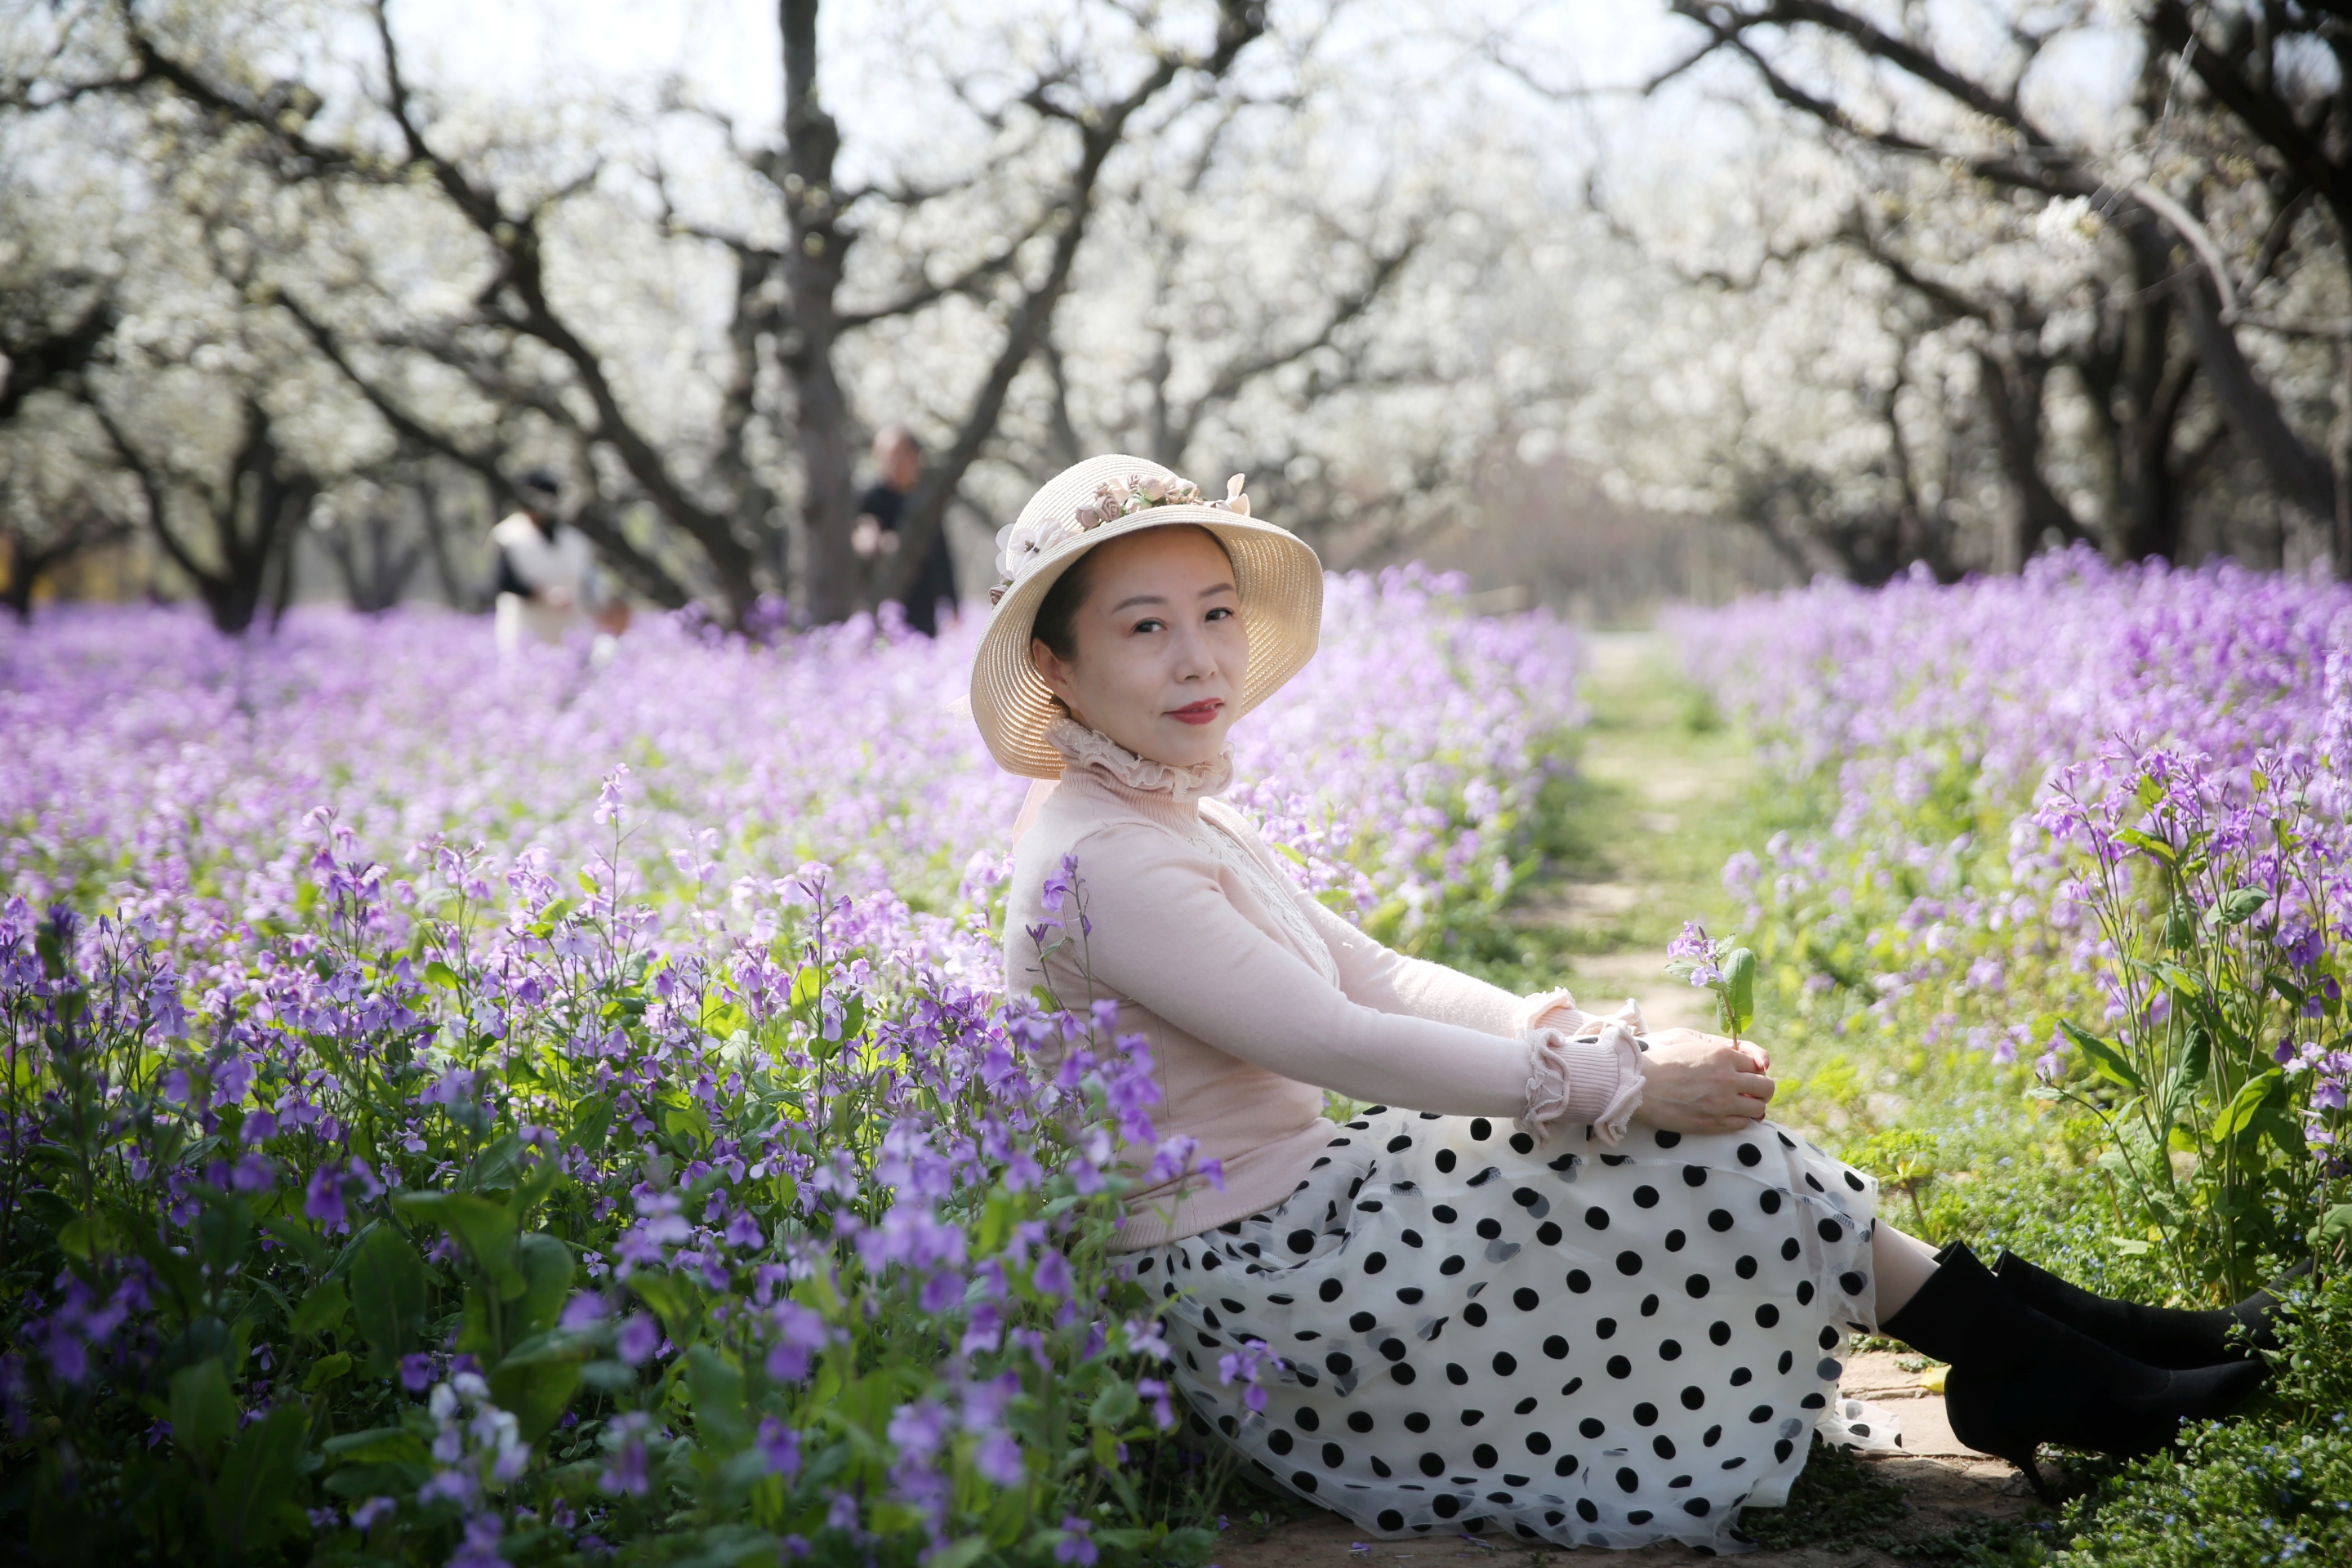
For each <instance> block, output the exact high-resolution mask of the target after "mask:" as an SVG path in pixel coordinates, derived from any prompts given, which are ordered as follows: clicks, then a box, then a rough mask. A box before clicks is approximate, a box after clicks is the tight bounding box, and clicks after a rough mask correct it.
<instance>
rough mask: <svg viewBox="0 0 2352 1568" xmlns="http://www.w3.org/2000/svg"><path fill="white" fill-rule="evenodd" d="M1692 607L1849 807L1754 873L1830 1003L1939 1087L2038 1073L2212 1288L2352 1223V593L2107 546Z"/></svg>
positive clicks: (1727, 695)
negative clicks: (1972, 575)
mask: <svg viewBox="0 0 2352 1568" xmlns="http://www.w3.org/2000/svg"><path fill="white" fill-rule="evenodd" d="M1680 629H1681V632H1682V634H1683V637H1684V639H1685V647H1686V652H1687V658H1688V660H1689V665H1690V668H1691V669H1692V670H1693V672H1694V674H1695V676H1696V679H1699V680H1700V681H1701V682H1702V683H1703V684H1704V685H1706V687H1707V688H1708V689H1710V690H1711V691H1713V692H1714V693H1716V694H1717V699H1718V700H1719V701H1720V702H1721V703H1722V704H1723V705H1724V706H1725V707H1726V708H1727V710H1730V711H1731V712H1732V713H1734V714H1735V715H1737V716H1738V718H1739V719H1740V720H1741V721H1744V722H1745V723H1747V724H1748V725H1749V726H1751V727H1752V728H1753V730H1754V731H1756V733H1757V734H1758V736H1759V743H1760V746H1761V752H1762V757H1763V760H1764V763H1765V766H1766V769H1767V772H1768V773H1769V776H1771V777H1773V778H1774V779H1776V780H1777V781H1778V782H1779V783H1780V784H1783V785H1785V786H1787V787H1789V788H1790V790H1791V792H1792V793H1794V794H1798V795H1807V796H1809V797H1810V798H1811V799H1812V800H1814V801H1816V802H1817V803H1818V810H1817V812H1816V814H1815V821H1814V822H1813V824H1812V826H1810V827H1803V828H1798V829H1793V830H1790V831H1783V832H1780V833H1778V834H1776V835H1774V836H1773V837H1770V839H1769V842H1767V843H1766V844H1764V845H1763V846H1761V847H1760V848H1761V852H1760V853H1757V852H1753V851H1748V850H1743V851H1741V852H1739V853H1738V854H1737V855H1735V856H1733V857H1732V858H1731V860H1730V862H1729V864H1727V866H1726V868H1725V870H1724V879H1725V883H1726V886H1727V889H1728V890H1729V891H1730V892H1731V893H1732V894H1733V896H1734V897H1735V899H1736V900H1738V901H1740V902H1741V903H1744V904H1745V905H1746V919H1747V921H1748V925H1749V926H1750V927H1751V928H1752V929H1753V930H1754V931H1755V932H1756V933H1757V937H1758V944H1759V954H1760V956H1761V957H1762V959H1763V961H1764V963H1766V964H1767V965H1768V966H1769V968H1770V969H1771V970H1773V971H1775V972H1777V978H1778V981H1779V985H1780V991H1781V992H1782V994H1783V998H1784V1001H1785V1003H1786V1004H1787V1005H1789V1006H1790V1008H1791V1009H1792V1010H1793V1011H1794V1012H1795V1013H1796V1014H1797V1016H1799V1017H1800V1019H1801V1027H1803V1028H1805V1029H1808V1030H1810V1031H1811V1032H1812V1033H1813V1034H1814V1035H1815V1036H1816V1037H1820V1038H1822V1039H1823V1040H1825V1041H1829V1042H1842V1043H1844V1044H1846V1045H1848V1046H1861V1045H1862V1043H1863V1042H1877V1043H1879V1045H1880V1046H1881V1047H1883V1048H1885V1049H1888V1050H1892V1051H1894V1052H1895V1053H1897V1056H1896V1059H1906V1058H1907V1059H1908V1060H1909V1061H1910V1062H1911V1064H1912V1065H1911V1067H1910V1068H1907V1069H1906V1072H1907V1075H1908V1079H1909V1081H1908V1082H1907V1083H1906V1085H1905V1086H1904V1087H1905V1088H1906V1089H1908V1090H1912V1091H1915V1092H1914V1093H1913V1095H1912V1098H1911V1099H1910V1100H1908V1101H1906V1103H1910V1104H1916V1103H1919V1102H1920V1096H1921V1095H1923V1094H1925V1092H1926V1090H1927V1086H1928V1085H1930V1084H1932V1083H1941V1084H1942V1085H1943V1086H1944V1087H1945V1089H1950V1088H1951V1086H1953V1085H1955V1084H1958V1085H1962V1086H1967V1085H1975V1086H1989V1085H1997V1084H1999V1083H2000V1082H2002V1081H2003V1080H2002V1079H2001V1078H2000V1073H1999V1069H2002V1068H2009V1067H2010V1066H2011V1064H2012V1063H2014V1064H2018V1068H2019V1070H2023V1069H2024V1068H2027V1067H2029V1066H2030V1067H2031V1068H2032V1073H2033V1076H2034V1077H2035V1078H2036V1079H2038V1080H2039V1082H2038V1087H2036V1089H2034V1092H2035V1093H2036V1094H2037V1095H2038V1096H2041V1097H2042V1098H2044V1099H2046V1100H2053V1101H2067V1102H2071V1104H2070V1105H2069V1106H2068V1107H2067V1109H2072V1110H2077V1111H2080V1112H2082V1113H2084V1114H2085V1115H2087V1116H2089V1117H2090V1118H2091V1119H2093V1121H2095V1123H2096V1124H2097V1126H2098V1127H2099V1129H2100V1131H2101V1134H2102V1136H2103V1138H2104V1139H2105V1142H2106V1143H2107V1144H2108V1147H2109V1148H2110V1150H2111V1151H2112V1152H2113V1156H2114V1157H2113V1159H2112V1160H2111V1161H2110V1162H2109V1163H2108V1165H2107V1166H2106V1167H2105V1169H2106V1170H2107V1171H2108V1173H2110V1175H2111V1176H2112V1178H2113V1180H2112V1184H2111V1188H2112V1190H2111V1194H2110V1195H2112V1196H2113V1197H2114V1199H2115V1201H2116V1228H2117V1229H2118V1230H2119V1231H2120V1232H2121V1237H2120V1245H2122V1246H2124V1247H2126V1248H2127V1249H2135V1255H2138V1254H2147V1255H2149V1256H2150V1257H2152V1258H2161V1259H2162V1260H2163V1262H2164V1263H2165V1265H2166V1266H2167V1267H2168V1270H2169V1282H2170V1283H2171V1284H2172V1285H2173V1286H2174V1288H2176V1289H2183V1290H2185V1291H2187V1292H2188V1293H2189V1294H2190V1295H2192V1296H2197V1295H2202V1294H2204V1293H2206V1292H2207V1291H2208V1290H2210V1289H2214V1288H2215V1287H2216V1286H2217V1285H2220V1286H2226V1287H2227V1288H2229V1289H2232V1290H2235V1291H2238V1292H2239V1293H2242V1292H2243V1290H2245V1289H2250V1288H2251V1286H2252V1282H2255V1281H2256V1279H2257V1276H2258V1275H2259V1273H2260V1270H2261V1267H2262V1259H2263V1258H2264V1257H2266V1256H2267V1257H2270V1258H2281V1257H2284V1258H2293V1257H2294V1256H2295V1255H2296V1254H2297V1253H2298V1252H2299V1251H2304V1250H2307V1245H2308V1244H2309V1243H2310V1242H2312V1241H2314V1240H2316V1239H2318V1238H2319V1237H2322V1236H2334V1235H2335V1234H2336V1232H2337V1231H2339V1230H2342V1231H2347V1232H2352V1207H2347V1206H2345V1205H2344V1199H2345V1198H2346V1196H2347V1192H2346V1184H2345V1180H2344V1177H2345V1173H2346V1170H2345V1163H2344V1161H2343V1160H2342V1158H2341V1157H2340V1155H2339V1153H2338V1149H2339V1140H2340V1139H2342V1138H2343V1137H2344V1136H2345V1134H2346V1133H2347V1121H2346V1116H2345V1104H2346V1096H2347V1080H2352V1054H2347V1040H2346V1038H2345V1036H2346V1028H2347V1008H2346V1005H2345V1001H2344V997H2343V989H2342V987H2343V984H2345V983H2346V981H2347V979H2352V974H2347V959H2352V952H2347V943H2352V924H2348V923H2347V921H2352V860H2347V856H2352V589H2347V587H2346V586H2345V585H2343V584H2337V583H2335V582H2332V581H2327V580H2325V579H2321V578H2317V577H2312V578H2292V577H2281V576H2276V575H2263V574H2253V573H2249V572H2245V571H2242V570H2240V569H2238V568H2236V567H2233V566H2228V565H2222V566H2216V567H2212V568H2209V569H2205V570H2200V571H2194V572H2190V571H2178V570H2170V569H2166V568H2163V567H2160V566H2155V565H2148V566H2133V567H2114V566H2109V565H2107V564H2105V563H2103V562H2102V561H2100V560H2099V559H2098V558H2097V557H2096V556H2095V555H2093V554H2092V553H2090V552H2087V551H2074V552H2065V553H2058V554H2052V555H2046V556H2043V557H2041V558H2039V559H2037V560H2036V561H2035V562H2034V563H2032V565H2031V566H2030V567H2029V568H2028V569H2027V571H2026V572H2025V573H2024V574H2022V575H2021V576H2019V577H2013V578H1991V579H1982V580H1972V581H1969V582H1967V583H1963V584H1958V585H1954V586H1940V585H1938V584H1936V583H1935V582H1934V581H1933V580H1932V579H1929V578H1927V577H1926V576H1925V575H1924V574H1923V575H1920V576H1916V577H1913V578H1911V579H1908V580H1903V581H1897V582H1895V583H1894V584H1889V585H1888V586H1886V587H1885V588H1884V589H1881V590H1877V591H1874V592H1864V591H1861V590H1857V589H1854V588H1852V587H1850V586H1846V585H1843V584H1826V583H1824V584H1817V585H1815V586H1813V587H1811V588H1810V589H1806V590H1802V591H1800V592H1796V593H1792V594H1789V595H1780V596H1777V597H1773V598H1769V599H1759V600H1753V601H1749V602H1747V603H1745V604H1743V605H1739V606H1736V607H1734V608H1732V609H1729V610H1727V611H1723V612H1720V613H1716V614H1712V615H1708V616H1694V617H1690V618H1689V619H1687V620H1686V621H1685V622H1684V623H1683V624H1682V626H1681V628H1680ZM1923 1046H1924V1047H1927V1050H1926V1052H1925V1053H1922V1052H1920V1051H1919V1050H1918V1047H1923ZM1937 1047H1942V1052H1941V1056H1940V1063H1939V1064H1938V1057H1937ZM1865 1048H1866V1047H1865ZM1931 1064H1937V1065H1939V1066H1940V1068H1941V1070H1942V1073H1943V1076H1942V1077H1941V1078H1938V1077H1937V1065H1931ZM1972 1064H1973V1065H1972ZM1986 1068H1991V1069H1994V1071H1993V1074H1992V1076H1990V1077H1988V1076H1987V1074H1986V1071H1985V1070H1984V1069H1986ZM1884 1078H1885V1075H1884V1074H1883V1073H1882V1072H1878V1071H1876V1070H1874V1071H1873V1072H1872V1074H1871V1075H1870V1077H1869V1079H1867V1080H1865V1081H1864V1082H1863V1083H1861V1084H1859V1085H1855V1084H1853V1080H1852V1079H1847V1080H1845V1081H1846V1082H1847V1083H1848V1085H1849V1091H1850V1092H1851V1090H1852V1089H1853V1088H1869V1087H1876V1086H1877V1085H1878V1084H1879V1083H1880V1082H1881V1081H1882V1080H1883V1079H1884ZM1887 1087H1894V1086H1893V1085H1892V1084H1888V1085H1887ZM1852 1098H1853V1100H1856V1101H1861V1100H1864V1098H1865V1097H1864V1095H1862V1094H1861V1093H1858V1092H1854V1093H1852ZM1928 1098H1933V1097H1932V1096H1929V1097H1928ZM1856 1131H1860V1129H1856ZM2126 1215H2128V1216H2129V1218H2128V1220H2127V1221H2126V1218H2125V1216H2126ZM2142 1221H2145V1226H2144V1227H2143V1226H2142V1224H2141V1222H2142Z"/></svg>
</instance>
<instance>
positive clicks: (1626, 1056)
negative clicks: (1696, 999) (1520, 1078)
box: [1518, 993, 1642, 1146]
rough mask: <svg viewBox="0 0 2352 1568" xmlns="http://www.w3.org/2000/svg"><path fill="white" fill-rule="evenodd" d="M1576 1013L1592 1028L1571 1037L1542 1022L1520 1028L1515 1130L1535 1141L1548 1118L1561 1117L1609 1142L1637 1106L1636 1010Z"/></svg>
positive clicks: (1638, 1050) (1639, 1091)
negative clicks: (1522, 1061)
mask: <svg viewBox="0 0 2352 1568" xmlns="http://www.w3.org/2000/svg"><path fill="white" fill-rule="evenodd" d="M1563 994H1564V993H1563ZM1554 1005H1557V1004H1556V1003H1555V1004H1554ZM1570 1005H1571V1006H1572V1005H1573V1004H1572V1002H1571V1004H1570ZM1538 1016H1542V1015H1541V1014H1538ZM1579 1017H1580V1018H1583V1019H1584V1021H1585V1022H1587V1023H1588V1024H1592V1025H1596V1027H1593V1028H1591V1029H1589V1030H1584V1029H1580V1030H1579V1031H1578V1032H1577V1033H1575V1034H1572V1035H1571V1034H1570V1033H1568V1032H1566V1031H1564V1030H1562V1029H1559V1028H1557V1027H1553V1026H1548V1025H1541V1026H1529V1027H1528V1028H1524V1029H1522V1030H1521V1031H1520V1033H1519V1038H1520V1040H1521V1042H1522V1043H1524V1044H1525V1045H1526V1046H1527V1047H1528V1107H1527V1110H1526V1112H1525V1113H1524V1114H1523V1115H1521V1116H1520V1118H1519V1122H1518V1125H1519V1130H1520V1131H1523V1132H1527V1133H1529V1134H1532V1135H1533V1136H1534V1137H1536V1138H1538V1139H1541V1138H1544V1137H1546V1136H1547V1135H1548V1134H1549V1131H1550V1129H1551V1125H1552V1123H1553V1122H1555V1121H1562V1120H1565V1121H1567V1122H1568V1124H1569V1125H1570V1126H1571V1127H1573V1126H1577V1125H1580V1124H1581V1125H1586V1126H1590V1127H1591V1129H1592V1131H1593V1135H1594V1136H1595V1137H1597V1138H1599V1139H1600V1140H1601V1142H1603V1143H1607V1144H1610V1145H1612V1146H1614V1145H1615V1144H1616V1142H1618V1140H1620V1139H1622V1138H1623V1137H1624V1136H1625V1129H1626V1126H1627V1124H1628V1123H1630V1122H1631V1121H1633V1112H1634V1111H1635V1110H1639V1109H1640V1108H1641V1104H1642V1047H1641V1044H1640V1042H1639V1040H1638V1038H1637V1037H1638V1036H1639V1035H1640V1033H1641V1029H1642V1014H1641V1009H1639V1008H1638V1007H1636V1006H1635V1005H1633V1003H1631V1002H1628V1003H1626V1004H1625V1005H1624V1006H1623V1007H1622V1008H1621V1009H1619V1010H1618V1013H1617V1016H1614V1017H1612V1018H1608V1019H1604V1020H1594V1019H1591V1018H1589V1017H1587V1016H1585V1015H1581V1014H1580V1015H1579Z"/></svg>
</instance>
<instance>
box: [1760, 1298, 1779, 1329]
mask: <svg viewBox="0 0 2352 1568" xmlns="http://www.w3.org/2000/svg"><path fill="white" fill-rule="evenodd" d="M1778 1322H1780V1308H1778V1307H1776V1306H1774V1305H1773V1304H1772V1303H1771V1302H1769V1301H1767V1302H1765V1303H1764V1304H1763V1305H1761V1306H1759V1307H1758V1308H1757V1309H1756V1326H1757V1327H1758V1328H1759V1329H1769V1328H1771V1327H1772V1326H1773V1325H1775V1324H1777V1323H1778Z"/></svg>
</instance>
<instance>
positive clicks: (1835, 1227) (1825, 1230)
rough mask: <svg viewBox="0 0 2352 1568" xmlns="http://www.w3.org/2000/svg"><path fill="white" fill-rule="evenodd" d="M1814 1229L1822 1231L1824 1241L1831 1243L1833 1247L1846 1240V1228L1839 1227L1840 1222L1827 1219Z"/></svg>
mask: <svg viewBox="0 0 2352 1568" xmlns="http://www.w3.org/2000/svg"><path fill="white" fill-rule="evenodd" d="M1813 1228H1814V1229H1816V1230H1818V1231H1820V1232H1821V1233H1822V1240H1823V1241H1826V1242H1828V1243H1830V1244H1831V1245H1832V1247H1834V1246H1835V1245H1837V1243H1839V1242H1841V1241H1843V1240H1844V1239H1845V1227H1844V1226H1841V1225H1839V1224H1838V1222H1837V1221H1835V1220H1833V1219H1825V1220H1823V1221H1822V1223H1821V1224H1820V1225H1818V1226H1814V1227H1813Z"/></svg>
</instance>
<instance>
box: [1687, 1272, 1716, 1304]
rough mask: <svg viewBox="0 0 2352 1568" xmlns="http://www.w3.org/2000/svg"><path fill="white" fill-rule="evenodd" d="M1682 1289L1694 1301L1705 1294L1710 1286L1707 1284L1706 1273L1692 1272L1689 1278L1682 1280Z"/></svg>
mask: <svg viewBox="0 0 2352 1568" xmlns="http://www.w3.org/2000/svg"><path fill="white" fill-rule="evenodd" d="M1683 1289H1685V1291H1687V1292H1689V1294H1690V1299H1691V1300H1694V1301H1696V1300H1698V1299H1699V1298H1700V1297H1702V1296H1704V1295H1706V1293H1707V1291H1708V1290H1709V1289H1712V1287H1711V1286H1709V1285H1708V1283H1707V1279H1706V1275H1704V1274H1694V1275H1692V1276H1691V1277H1690V1278H1689V1279H1685V1280H1684V1281H1683Z"/></svg>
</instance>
